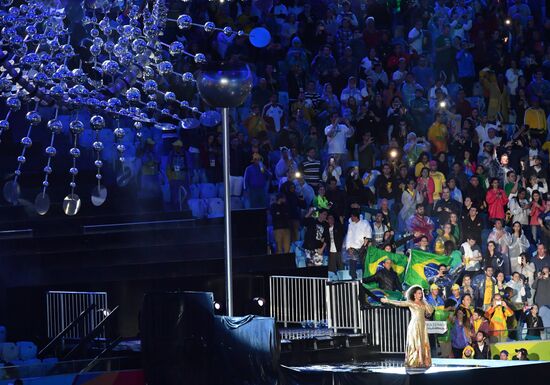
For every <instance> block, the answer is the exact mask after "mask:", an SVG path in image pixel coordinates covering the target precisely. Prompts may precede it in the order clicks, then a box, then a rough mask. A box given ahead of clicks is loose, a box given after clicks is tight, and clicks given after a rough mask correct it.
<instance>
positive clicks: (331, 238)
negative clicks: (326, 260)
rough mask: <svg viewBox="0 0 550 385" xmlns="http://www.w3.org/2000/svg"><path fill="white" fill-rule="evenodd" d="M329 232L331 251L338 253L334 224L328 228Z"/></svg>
mask: <svg viewBox="0 0 550 385" xmlns="http://www.w3.org/2000/svg"><path fill="white" fill-rule="evenodd" d="M328 232H329V233H330V249H329V252H330V253H336V252H337V250H336V244H335V243H334V226H330V227H329V228H328Z"/></svg>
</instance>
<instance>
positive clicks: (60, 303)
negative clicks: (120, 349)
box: [46, 291, 108, 339]
mask: <svg viewBox="0 0 550 385" xmlns="http://www.w3.org/2000/svg"><path fill="white" fill-rule="evenodd" d="M91 305H96V309H97V310H96V311H95V312H92V313H91V314H90V315H89V316H88V317H86V322H84V323H83V324H82V327H80V328H73V329H72V330H70V331H68V332H67V334H66V336H65V338H68V339H81V338H84V337H85V336H86V335H88V334H89V333H90V332H91V331H92V330H94V329H95V328H96V327H97V325H99V324H100V323H101V322H102V321H103V319H104V318H105V315H104V313H105V312H108V303H107V293H105V292H79V291H49V292H48V293H47V295H46V316H47V327H48V337H49V338H54V337H55V336H57V335H58V334H59V333H61V332H62V331H63V330H64V329H65V328H66V327H67V326H68V325H69V324H70V323H71V322H72V321H73V320H75V319H76V318H78V317H79V315H80V314H81V313H82V312H83V311H84V310H86V309H87V308H89V307H90V306H91ZM97 338H105V331H104V330H103V331H102V332H101V333H100V334H99V335H98V336H97Z"/></svg>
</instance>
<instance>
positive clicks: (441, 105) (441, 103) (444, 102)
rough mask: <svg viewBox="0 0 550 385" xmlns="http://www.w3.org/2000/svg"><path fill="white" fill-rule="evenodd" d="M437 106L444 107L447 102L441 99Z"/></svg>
mask: <svg viewBox="0 0 550 385" xmlns="http://www.w3.org/2000/svg"><path fill="white" fill-rule="evenodd" d="M439 107H440V108H445V107H447V102H446V101H445V100H442V101H441V102H439Z"/></svg>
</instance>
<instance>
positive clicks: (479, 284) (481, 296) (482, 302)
mask: <svg viewBox="0 0 550 385" xmlns="http://www.w3.org/2000/svg"><path fill="white" fill-rule="evenodd" d="M493 273H494V270H493V267H492V266H486V267H485V274H480V275H478V276H476V278H475V279H474V288H475V298H476V307H480V308H483V310H487V309H488V308H489V307H490V306H491V304H492V303H493V296H494V294H495V293H496V284H497V281H496V279H495V278H494V277H493ZM487 318H488V319H489V318H490V317H487Z"/></svg>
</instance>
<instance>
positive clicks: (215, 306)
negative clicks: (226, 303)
mask: <svg viewBox="0 0 550 385" xmlns="http://www.w3.org/2000/svg"><path fill="white" fill-rule="evenodd" d="M221 309H222V305H221V303H219V302H216V301H214V310H221Z"/></svg>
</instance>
